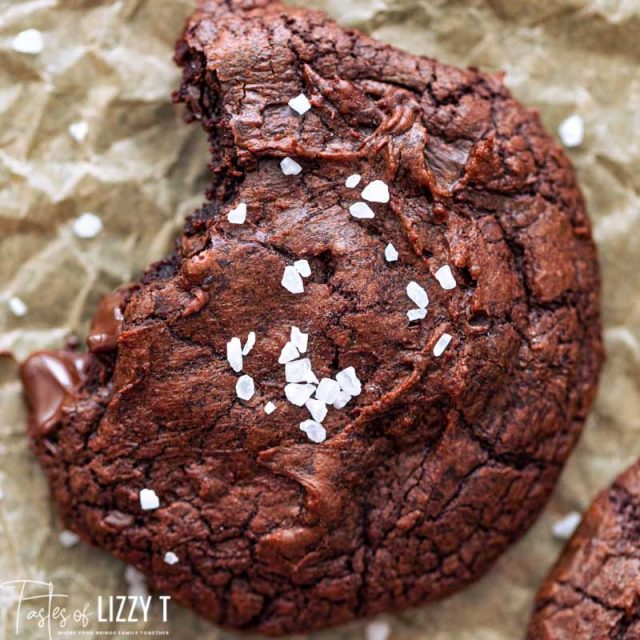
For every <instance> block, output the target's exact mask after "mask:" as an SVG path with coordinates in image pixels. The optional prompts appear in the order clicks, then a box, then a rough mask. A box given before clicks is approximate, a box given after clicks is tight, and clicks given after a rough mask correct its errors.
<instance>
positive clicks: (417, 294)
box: [407, 280, 429, 309]
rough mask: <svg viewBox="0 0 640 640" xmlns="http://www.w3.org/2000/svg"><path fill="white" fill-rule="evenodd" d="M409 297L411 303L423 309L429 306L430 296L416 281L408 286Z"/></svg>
mask: <svg viewBox="0 0 640 640" xmlns="http://www.w3.org/2000/svg"><path fill="white" fill-rule="evenodd" d="M407 295H408V296H409V299H410V300H411V302H413V303H415V304H416V306H418V307H420V308H421V309H425V308H426V307H427V305H428V304H429V296H428V295H427V292H426V291H425V290H424V289H423V288H422V287H421V286H420V285H419V284H418V283H417V282H415V281H414V280H412V281H411V282H410V283H409V284H408V285H407Z"/></svg>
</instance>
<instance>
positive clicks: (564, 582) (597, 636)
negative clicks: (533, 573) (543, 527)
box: [527, 462, 640, 640]
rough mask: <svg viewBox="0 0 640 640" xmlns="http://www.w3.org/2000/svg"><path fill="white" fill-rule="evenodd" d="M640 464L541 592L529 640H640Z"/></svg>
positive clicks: (574, 541)
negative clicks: (572, 639) (575, 639)
mask: <svg viewBox="0 0 640 640" xmlns="http://www.w3.org/2000/svg"><path fill="white" fill-rule="evenodd" d="M639 540H640V462H636V463H635V464H634V465H633V466H632V467H631V468H629V469H628V470H627V471H625V472H624V473H623V474H621V475H620V476H618V478H617V479H616V481H615V482H614V483H613V485H612V486H611V487H610V488H609V489H607V490H606V491H603V492H602V493H601V494H600V495H599V496H598V498H596V500H595V501H594V503H593V504H592V505H591V506H590V507H589V510H588V511H587V513H586V514H585V516H584V518H583V520H582V524H581V525H580V527H579V528H578V530H577V531H576V533H575V534H574V536H573V537H572V538H571V540H570V542H569V543H568V544H567V546H566V548H565V549H564V551H563V552H562V555H561V556H560V559H559V560H558V562H557V563H556V565H555V566H554V567H553V569H552V570H551V572H550V573H549V575H548V576H547V579H546V580H545V582H544V584H543V586H542V588H541V589H540V591H539V592H538V595H537V597H536V602H535V608H534V611H533V614H532V616H531V621H530V623H529V629H528V632H527V640H543V639H544V640H566V639H568V638H579V639H580V640H582V639H584V640H587V639H593V640H605V639H606V638H611V639H615V640H638V638H640V580H639V576H640V544H638V542H639Z"/></svg>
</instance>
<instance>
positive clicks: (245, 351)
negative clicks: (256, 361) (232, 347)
mask: <svg viewBox="0 0 640 640" xmlns="http://www.w3.org/2000/svg"><path fill="white" fill-rule="evenodd" d="M255 343H256V332H255V331H251V332H250V333H249V335H248V336H247V341H246V342H245V343H244V347H243V348H242V355H243V356H248V355H249V354H250V353H251V349H253V347H254V345H255Z"/></svg>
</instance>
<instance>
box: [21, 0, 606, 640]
mask: <svg viewBox="0 0 640 640" xmlns="http://www.w3.org/2000/svg"><path fill="white" fill-rule="evenodd" d="M177 61H178V63H179V64H180V65H181V66H182V67H183V69H184V76H183V83H182V86H181V88H180V90H179V91H178V92H177V93H176V98H177V99H178V100H179V101H182V102H184V103H185V104H186V106H187V109H188V113H189V116H190V118H191V119H193V120H198V121H200V122H201V124H202V126H203V127H204V129H205V130H206V131H207V133H208V135H209V137H210V140H211V154H212V158H211V168H212V170H213V180H212V184H211V188H210V192H209V194H208V195H209V196H210V201H209V203H208V204H205V205H204V206H203V207H202V208H201V209H200V210H199V211H197V212H196V213H195V214H194V215H193V216H192V217H191V218H190V219H189V220H187V223H186V225H185V228H184V231H183V233H182V235H181V237H180V238H179V239H178V241H177V246H176V250H175V252H174V253H173V254H172V255H171V256H169V257H168V258H167V259H166V260H164V261H163V262H161V263H158V264H156V265H153V266H152V267H151V268H150V269H149V270H148V272H147V273H146V274H145V276H144V277H143V279H142V280H141V282H140V283H139V284H134V285H129V286H127V287H125V288H123V289H122V290H120V291H118V292H116V293H115V294H112V295H111V296H110V297H109V298H107V299H106V300H105V301H104V302H103V304H102V306H101V308H100V309H99V311H98V313H97V315H96V319H95V320H94V324H93V327H92V329H91V335H90V336H89V340H88V344H89V347H90V352H89V354H87V355H79V354H77V353H75V352H73V351H70V350H66V351H61V352H49V353H40V354H35V355H34V356H32V357H31V359H30V360H28V361H27V362H26V363H25V365H24V366H23V378H24V380H25V386H26V391H27V397H28V399H29V402H30V407H31V418H30V424H29V433H30V436H31V438H32V441H33V446H34V449H35V451H36V453H37V455H38V457H39V458H40V460H41V462H42V464H43V466H44V467H45V469H46V471H47V474H48V476H49V479H50V482H51V487H52V492H53V495H54V498H55V501H56V503H57V506H58V508H59V510H60V512H61V514H62V516H63V518H64V521H65V523H66V526H68V527H69V528H71V529H73V530H74V531H77V532H78V533H80V534H81V535H82V536H83V538H84V539H86V540H88V541H90V542H92V543H94V544H96V545H98V546H100V547H103V548H105V549H108V550H109V551H111V552H112V553H114V554H115V555H117V556H118V557H120V558H122V559H124V560H125V561H127V562H128V563H130V564H133V565H135V566H136V567H137V568H138V569H140V570H141V571H143V572H144V573H145V574H146V575H148V576H149V578H150V581H151V583H152V584H153V585H154V586H155V587H156V588H157V589H159V590H161V591H162V592H165V593H170V594H171V595H172V596H173V597H174V598H176V599H177V600H179V601H180V602H183V603H185V604H187V605H189V606H191V607H193V608H194V609H195V610H197V611H198V612H200V613H201V614H203V615H205V616H207V617H209V618H210V619H212V620H213V621H215V622H217V623H219V624H221V625H224V626H227V627H232V628H238V629H252V630H258V631H260V632H263V633H267V634H271V635H282V634H285V633H292V632H303V631H308V630H311V629H317V628H321V627H326V626H329V625H335V624H338V623H341V622H344V621H347V620H350V619H352V618H354V617H358V616H365V615H371V614H375V613H378V612H381V611H387V610H393V609H399V608H404V607H408V606H413V605H417V604H420V603H423V602H426V601H428V600H433V599H435V598H439V597H442V596H444V595H446V594H448V593H450V592H452V591H454V590H456V589H459V588H461V587H462V586H464V585H465V584H467V583H468V582H470V581H472V580H474V579H475V578H477V577H478V576H479V575H480V574H481V573H482V572H483V571H484V570H485V569H486V568H487V567H488V566H489V565H490V564H491V562H492V561H493V560H494V559H495V558H496V557H497V556H498V555H499V554H500V553H501V552H502V551H503V550H504V549H505V548H506V547H507V546H508V545H509V544H510V543H511V542H512V541H513V540H515V539H516V538H517V537H518V536H519V535H520V534H521V533H522V532H523V531H524V530H525V529H526V528H527V527H528V526H529V525H530V524H531V522H532V521H533V519H534V518H535V516H536V515H537V513H538V512H539V510H540V509H541V507H542V506H543V505H544V503H545V500H546V499H547V497H548V495H549V493H550V491H551V489H552V487H553V484H554V482H555V479H556V477H557V475H558V473H559V471H560V469H561V467H562V464H563V462H564V460H565V459H566V457H567V455H568V454H569V452H570V450H571V447H572V445H573V444H574V442H575V440H576V438H577V436H578V434H579V432H580V429H581V426H582V424H583V421H584V418H585V415H586V413H587V411H588V408H589V405H590V403H591V400H592V398H593V395H594V391H595V385H596V379H597V374H598V370H599V367H600V363H601V359H602V348H601V342H600V326H599V317H598V272H597V262H596V255H595V250H594V246H593V242H592V240H591V232H590V224H589V221H588V219H587V217H586V214H585V209H584V203H583V200H582V197H581V194H580V192H579V190H578V187H577V186H576V183H575V178H574V174H573V171H572V169H571V166H570V164H569V162H568V160H567V159H566V158H565V156H564V155H563V153H562V152H561V151H560V149H559V148H558V147H557V146H556V144H555V143H554V142H553V141H552V139H551V138H550V137H549V136H548V135H547V134H545V133H544V131H543V130H542V128H541V125H540V122H539V119H538V116H537V115H536V114H535V112H533V111H530V110H527V109H525V108H523V107H522V106H520V105H519V104H518V103H517V102H515V101H514V100H513V98H511V97H510V95H509V93H508V92H507V90H506V89H505V88H504V86H503V85H502V84H501V82H500V80H499V79H498V78H495V77H492V76H488V75H486V74H482V73H480V72H478V71H475V70H464V71H463V70H459V69H455V68H451V67H447V66H444V65H441V64H439V63H437V62H436V61H434V60H430V59H425V58H416V57H413V56H410V55H409V54H406V53H403V52H401V51H399V50H396V49H393V48H391V47H388V46H385V45H383V44H380V43H378V42H376V41H374V40H371V39H369V38H367V37H365V36H363V35H361V34H359V33H357V32H354V31H345V30H342V29H340V28H339V27H337V26H336V25H335V24H334V23H333V22H331V21H330V20H329V19H328V18H327V17H326V16H324V15H323V14H320V13H315V12H309V11H306V10H301V9H294V8H287V9H284V8H283V7H282V6H281V5H279V4H277V3H274V2H267V1H262V2H261V1H259V0H257V1H245V2H240V1H236V0H229V1H227V2H222V1H219V2H200V5H199V8H198V10H197V11H196V13H195V14H194V16H193V17H192V18H191V20H190V22H189V23H188V25H187V28H186V30H185V32H184V36H183V38H182V40H181V41H180V43H179V44H178V47H177ZM167 554H169V555H167Z"/></svg>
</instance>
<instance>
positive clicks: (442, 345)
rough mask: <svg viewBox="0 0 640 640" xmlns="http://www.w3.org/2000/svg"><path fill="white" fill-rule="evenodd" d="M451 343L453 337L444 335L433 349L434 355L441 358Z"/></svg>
mask: <svg viewBox="0 0 640 640" xmlns="http://www.w3.org/2000/svg"><path fill="white" fill-rule="evenodd" d="M450 342H451V336H450V335H449V334H448V333H443V334H442V335H441V336H440V337H439V338H438V342H436V344H435V346H434V347H433V355H434V356H435V357H436V358H439V357H440V356H441V355H442V354H443V353H444V350H445V349H446V348H447V347H448V346H449V343H450Z"/></svg>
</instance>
